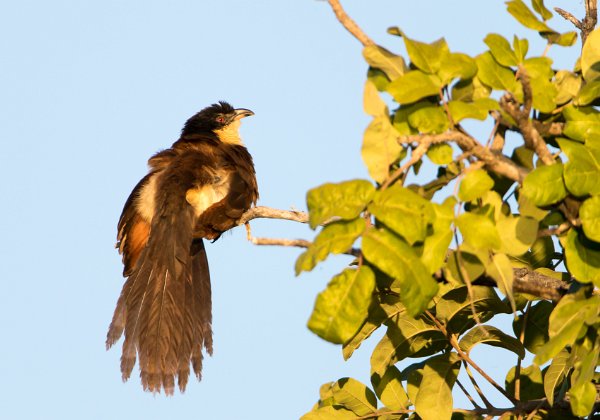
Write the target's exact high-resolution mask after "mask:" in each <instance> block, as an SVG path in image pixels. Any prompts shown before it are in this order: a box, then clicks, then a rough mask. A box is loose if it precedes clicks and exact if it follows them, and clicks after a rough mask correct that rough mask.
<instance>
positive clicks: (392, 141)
mask: <svg viewBox="0 0 600 420" xmlns="http://www.w3.org/2000/svg"><path fill="white" fill-rule="evenodd" d="M398 135H399V133H398V132H397V131H396V130H395V129H394V127H393V126H392V124H391V123H390V118H389V117H388V116H387V115H385V114H381V115H379V116H377V117H375V118H373V121H371V124H369V126H368V127H367V129H366V130H365V134H364V138H363V144H362V149H361V155H362V159H363V162H365V165H366V166H367V169H368V170H369V175H371V177H372V178H373V179H374V180H375V181H377V182H379V183H383V181H385V179H386V178H387V177H388V174H389V168H390V165H391V164H393V163H394V162H396V161H397V160H399V158H400V155H401V153H402V151H403V149H402V146H400V145H399V144H398Z"/></svg>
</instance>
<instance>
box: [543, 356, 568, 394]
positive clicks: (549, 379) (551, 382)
mask: <svg viewBox="0 0 600 420" xmlns="http://www.w3.org/2000/svg"><path fill="white" fill-rule="evenodd" d="M570 356H571V355H570V354H569V352H568V351H567V350H562V351H561V352H560V353H558V354H557V355H556V356H555V357H554V359H553V360H552V363H551V364H550V366H549V367H548V370H547V371H546V374H545V375H544V393H545V394H546V398H547V399H548V403H549V404H550V406H552V405H554V393H555V392H556V387H557V386H559V385H560V384H561V382H562V381H563V379H564V378H565V377H566V376H567V373H568V372H569V370H570V368H571V366H570V364H569V358H570Z"/></svg>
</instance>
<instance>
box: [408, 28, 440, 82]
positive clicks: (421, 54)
mask: <svg viewBox="0 0 600 420" xmlns="http://www.w3.org/2000/svg"><path fill="white" fill-rule="evenodd" d="M403 39H404V44H405V45H406V52H407V53H408V56H409V57H410V62H411V63H412V64H414V65H415V66H417V67H418V68H419V69H421V70H423V71H424V72H426V73H430V74H433V73H435V72H437V71H438V70H439V69H440V67H441V65H442V63H443V62H444V61H445V60H446V58H447V57H448V55H449V54H450V50H449V49H448V44H447V43H446V40H445V39H444V38H440V39H438V40H437V41H435V42H432V43H431V44H426V43H424V42H419V41H415V40H412V39H410V38H407V37H406V35H404V36H403Z"/></svg>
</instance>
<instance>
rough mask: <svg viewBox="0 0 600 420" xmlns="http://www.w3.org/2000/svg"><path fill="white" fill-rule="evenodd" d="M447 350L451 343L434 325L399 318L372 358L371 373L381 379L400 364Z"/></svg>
mask: <svg viewBox="0 0 600 420" xmlns="http://www.w3.org/2000/svg"><path fill="white" fill-rule="evenodd" d="M448 346H449V344H448V339H447V338H446V336H445V335H444V334H443V333H442V332H441V331H440V330H439V329H438V328H437V327H436V326H435V325H432V324H431V323H429V322H425V321H424V320H423V319H420V318H417V319H415V318H413V317H411V316H408V315H405V314H400V315H398V316H397V317H396V319H395V324H391V325H390V326H389V327H388V329H387V332H386V333H385V335H384V336H383V338H382V339H381V340H380V341H379V343H377V345H376V346H375V349H374V350H373V353H372V354H371V373H372V374H379V375H380V376H382V375H384V374H385V372H386V370H387V369H388V368H389V367H390V366H393V365H395V364H396V363H397V362H399V361H400V360H403V359H405V358H407V357H424V356H429V355H432V354H435V353H437V352H439V351H441V350H442V349H444V348H446V347H448Z"/></svg>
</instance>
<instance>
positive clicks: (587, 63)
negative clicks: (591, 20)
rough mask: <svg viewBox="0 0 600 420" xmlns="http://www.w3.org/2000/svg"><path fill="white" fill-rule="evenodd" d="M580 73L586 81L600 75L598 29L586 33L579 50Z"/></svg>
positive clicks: (599, 30)
mask: <svg viewBox="0 0 600 420" xmlns="http://www.w3.org/2000/svg"><path fill="white" fill-rule="evenodd" d="M581 73H582V74H583V78H584V79H585V81H586V82H591V81H592V80H594V79H596V78H597V77H598V76H600V29H595V30H593V31H592V33H590V34H589V35H588V37H587V38H586V40H585V44H584V45H583V49H582V50H581Z"/></svg>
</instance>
